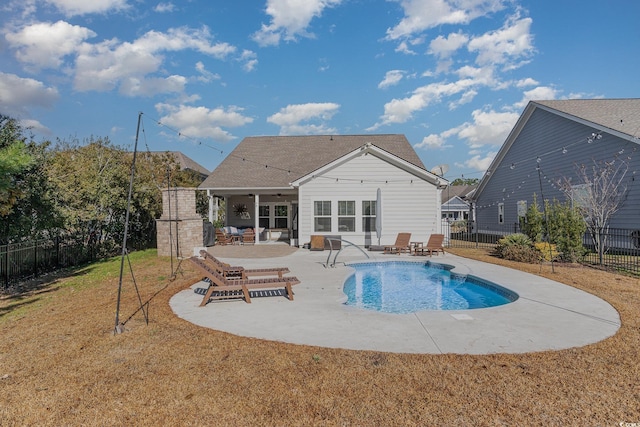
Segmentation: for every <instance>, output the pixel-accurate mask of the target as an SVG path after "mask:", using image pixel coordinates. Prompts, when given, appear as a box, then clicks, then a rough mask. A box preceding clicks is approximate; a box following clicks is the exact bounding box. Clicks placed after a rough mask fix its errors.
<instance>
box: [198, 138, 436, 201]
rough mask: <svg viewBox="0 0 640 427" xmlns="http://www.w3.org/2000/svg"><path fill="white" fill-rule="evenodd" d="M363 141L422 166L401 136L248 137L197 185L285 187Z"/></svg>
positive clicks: (207, 186)
mask: <svg viewBox="0 0 640 427" xmlns="http://www.w3.org/2000/svg"><path fill="white" fill-rule="evenodd" d="M367 142H370V143H371V144H372V145H375V146H377V147H378V148H381V149H383V150H385V151H387V152H389V153H391V154H393V155H395V156H397V157H400V158H401V159H403V160H405V161H407V162H409V163H411V164H413V165H415V166H418V167H420V168H422V169H425V167H424V165H423V164H422V161H421V160H420V158H419V157H418V155H417V154H416V152H415V150H414V149H413V147H412V146H411V144H409V141H407V138H406V137H405V136H404V135H305V136H252V137H247V138H244V139H243V140H242V141H241V142H240V144H238V146H237V147H236V148H235V149H234V150H233V151H232V152H231V153H230V154H229V155H228V156H227V157H226V158H225V159H224V160H223V161H222V163H220V165H218V167H217V168H216V169H215V170H214V171H213V172H212V173H211V174H210V175H209V177H208V178H207V179H206V180H205V181H204V182H203V183H202V184H201V185H200V188H203V189H205V188H213V189H216V188H217V189H221V188H285V187H288V186H289V183H290V182H293V181H295V180H296V179H298V178H301V177H303V176H306V175H308V174H310V173H312V172H313V171H315V170H317V169H319V168H321V167H322V166H324V165H326V164H328V163H331V162H332V161H334V160H336V159H338V158H340V157H342V156H344V155H346V154H348V153H350V152H352V151H354V150H356V149H357V148H359V147H361V146H363V145H364V144H366V143H367Z"/></svg>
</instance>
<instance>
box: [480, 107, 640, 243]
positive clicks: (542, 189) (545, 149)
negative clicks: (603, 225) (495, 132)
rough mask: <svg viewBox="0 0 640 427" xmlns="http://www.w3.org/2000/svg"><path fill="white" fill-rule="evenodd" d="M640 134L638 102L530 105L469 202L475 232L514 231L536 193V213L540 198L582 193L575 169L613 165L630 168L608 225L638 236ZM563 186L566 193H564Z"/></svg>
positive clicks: (565, 198) (565, 196)
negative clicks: (566, 186)
mask: <svg viewBox="0 0 640 427" xmlns="http://www.w3.org/2000/svg"><path fill="white" fill-rule="evenodd" d="M639 132H640V99H574V100H555V101H531V102H529V104H528V105H527V107H526V108H525V110H524V111H523V113H522V115H521V116H520V118H519V119H518V122H517V123H516V125H515V127H514V128H513V130H512V131H511V133H510V134H509V136H508V138H507V140H506V141H505V143H504V145H503V146H502V148H501V149H500V151H499V152H498V154H497V155H496V157H495V159H494V160H493V162H492V163H491V166H489V169H488V170H487V172H486V174H485V175H484V177H483V178H482V180H481V181H480V183H479V185H478V189H477V190H476V192H475V194H474V195H473V203H474V209H475V216H476V219H477V226H478V227H479V228H478V230H479V231H480V232H483V231H486V232H491V231H498V230H502V231H503V232H506V231H507V230H514V229H515V228H516V224H518V222H519V217H520V216H523V215H524V213H525V212H526V209H527V207H528V206H530V204H531V203H532V202H533V197H534V194H535V195H537V200H538V203H539V205H540V206H542V199H543V197H544V199H545V200H553V199H557V200H559V201H563V202H564V201H566V200H567V198H568V196H567V194H569V196H571V194H574V195H577V194H579V192H580V188H581V186H582V188H584V185H585V183H584V182H583V181H581V180H580V179H579V177H578V174H577V171H578V167H579V166H580V165H585V166H586V167H587V168H592V167H593V166H594V164H600V165H602V164H603V163H604V162H613V161H616V162H620V161H624V162H627V163H628V166H629V167H628V172H627V175H626V177H625V180H624V181H623V182H624V185H626V186H627V194H626V199H625V201H624V204H623V205H622V208H621V209H620V210H619V211H618V212H617V213H615V214H614V215H613V217H612V219H611V223H610V226H611V227H612V228H620V229H628V230H640V188H639V187H640V177H639V176H637V175H636V171H638V170H640V152H638V148H639V145H640V140H639V139H638V136H639ZM594 162H595V163H594ZM566 180H571V181H570V184H571V185H570V189H571V191H569V192H564V191H562V190H561V187H562V185H563V183H565V184H566V182H567V181H566ZM569 199H571V197H569ZM574 201H575V200H574Z"/></svg>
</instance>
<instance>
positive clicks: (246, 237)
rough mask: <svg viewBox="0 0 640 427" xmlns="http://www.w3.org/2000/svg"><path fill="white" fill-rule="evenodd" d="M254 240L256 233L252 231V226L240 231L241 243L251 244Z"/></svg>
mask: <svg viewBox="0 0 640 427" xmlns="http://www.w3.org/2000/svg"><path fill="white" fill-rule="evenodd" d="M255 242H256V233H255V232H254V231H253V228H247V229H246V230H244V233H242V244H243V245H246V244H253V243H255Z"/></svg>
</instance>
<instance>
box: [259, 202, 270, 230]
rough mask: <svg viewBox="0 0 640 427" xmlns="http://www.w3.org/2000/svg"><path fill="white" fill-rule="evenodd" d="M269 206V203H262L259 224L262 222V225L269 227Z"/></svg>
mask: <svg viewBox="0 0 640 427" xmlns="http://www.w3.org/2000/svg"><path fill="white" fill-rule="evenodd" d="M269 207H270V206H269V205H260V206H259V207H258V213H259V219H258V224H260V227H264V228H269V212H270V210H269Z"/></svg>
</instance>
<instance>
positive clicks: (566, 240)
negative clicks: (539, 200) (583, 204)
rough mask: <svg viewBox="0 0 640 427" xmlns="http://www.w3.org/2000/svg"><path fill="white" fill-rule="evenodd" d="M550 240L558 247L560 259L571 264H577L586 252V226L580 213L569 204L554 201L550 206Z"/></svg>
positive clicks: (548, 207) (548, 209)
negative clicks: (583, 241) (584, 243)
mask: <svg viewBox="0 0 640 427" xmlns="http://www.w3.org/2000/svg"><path fill="white" fill-rule="evenodd" d="M547 211H548V219H547V221H548V229H549V240H550V241H551V242H552V243H554V244H555V245H556V248H557V250H558V252H560V257H561V258H562V259H563V260H565V261H569V262H576V261H578V259H580V258H581V257H582V256H583V255H584V252H585V249H584V246H583V245H582V236H583V235H584V232H585V230H586V224H585V222H584V220H583V218H582V214H581V213H580V211H579V210H578V209H576V208H574V207H572V206H571V204H570V203H569V202H567V203H560V202H559V201H557V200H554V201H553V203H551V204H548V206H547Z"/></svg>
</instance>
